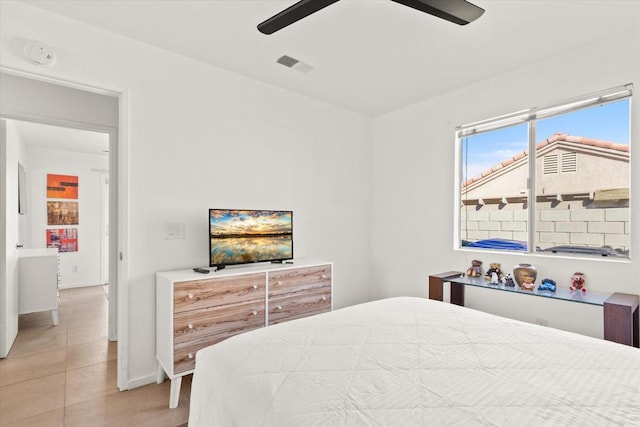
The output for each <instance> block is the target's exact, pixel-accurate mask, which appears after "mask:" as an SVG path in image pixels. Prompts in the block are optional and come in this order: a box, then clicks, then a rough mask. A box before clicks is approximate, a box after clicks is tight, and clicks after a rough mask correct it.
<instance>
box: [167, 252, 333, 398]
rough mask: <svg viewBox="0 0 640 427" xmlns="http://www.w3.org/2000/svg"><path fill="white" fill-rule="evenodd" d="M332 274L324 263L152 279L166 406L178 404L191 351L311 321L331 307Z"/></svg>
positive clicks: (190, 369) (230, 269) (192, 363)
mask: <svg viewBox="0 0 640 427" xmlns="http://www.w3.org/2000/svg"><path fill="white" fill-rule="evenodd" d="M332 269H333V265H332V263H330V262H326V261H310V260H295V261H294V262H293V263H292V264H256V265H247V266H231V267H227V268H226V269H224V270H221V271H217V272H214V271H213V270H214V269H213V268H211V272H210V273H209V274H201V273H195V272H194V271H192V270H175V271H165V272H159V273H157V274H156V357H157V358H158V362H159V367H158V377H157V381H158V383H161V382H162V381H164V378H165V374H166V375H167V376H168V377H169V379H170V380H171V395H170V399H169V407H171V408H175V407H177V405H178V397H179V395H180V386H181V383H182V376H184V375H187V374H190V373H192V372H193V370H194V368H195V355H196V352H197V351H198V350H199V349H201V348H204V347H207V346H210V345H212V344H215V343H217V342H220V341H222V340H224V339H226V338H229V337H231V336H233V335H237V334H240V333H242V332H247V331H250V330H253V329H257V328H261V327H264V326H266V325H274V324H276V323H281V322H286V321H289V320H293V319H299V318H302V317H307V316H312V315H314V314H319V313H323V312H327V311H331V308H332V298H331V296H332V283H333V282H332Z"/></svg>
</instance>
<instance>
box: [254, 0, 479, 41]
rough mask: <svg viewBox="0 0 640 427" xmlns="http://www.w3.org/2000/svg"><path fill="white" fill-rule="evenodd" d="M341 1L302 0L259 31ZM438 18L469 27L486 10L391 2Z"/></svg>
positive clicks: (429, 0) (453, 2)
mask: <svg viewBox="0 0 640 427" xmlns="http://www.w3.org/2000/svg"><path fill="white" fill-rule="evenodd" d="M337 1H339V0H301V1H299V2H297V3H295V4H293V5H292V6H290V7H288V8H286V9H285V10H283V11H282V12H280V13H278V14H276V15H274V16H272V17H271V18H269V19H267V20H266V21H264V22H261V23H260V24H258V31H260V32H261V33H264V34H273V33H275V32H276V31H278V30H281V29H283V28H284V27H286V26H288V25H291V24H293V23H294V22H297V21H299V20H301V19H302V18H305V17H307V16H309V15H311V14H312V13H315V12H317V11H319V10H320V9H324V8H325V7H327V6H329V5H331V4H333V3H336V2H337ZM391 1H395V2H396V3H400V4H403V5H405V6H409V7H412V8H414V9H417V10H419V11H422V12H425V13H428V14H430V15H434V16H437V17H438V18H442V19H445V20H447V21H450V22H453V23H456V24H458V25H467V24H468V23H469V22H473V21H475V20H476V19H478V18H479V17H480V16H481V15H482V14H483V13H484V9H482V8H481V7H478V6H476V5H475V4H473V3H469V2H468V1H466V0H391Z"/></svg>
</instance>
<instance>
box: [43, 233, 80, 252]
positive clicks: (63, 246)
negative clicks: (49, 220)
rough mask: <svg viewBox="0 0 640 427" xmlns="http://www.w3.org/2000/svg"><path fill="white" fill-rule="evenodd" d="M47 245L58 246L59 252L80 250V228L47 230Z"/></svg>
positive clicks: (50, 246) (49, 246)
mask: <svg viewBox="0 0 640 427" xmlns="http://www.w3.org/2000/svg"><path fill="white" fill-rule="evenodd" d="M47 247H48V248H58V252H78V229H77V228H54V229H49V230H47Z"/></svg>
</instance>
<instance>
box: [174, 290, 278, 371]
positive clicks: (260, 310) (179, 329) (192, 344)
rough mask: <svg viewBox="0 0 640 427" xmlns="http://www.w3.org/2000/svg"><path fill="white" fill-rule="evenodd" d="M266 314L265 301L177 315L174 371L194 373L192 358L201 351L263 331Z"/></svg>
mask: <svg viewBox="0 0 640 427" xmlns="http://www.w3.org/2000/svg"><path fill="white" fill-rule="evenodd" d="M264 311H265V309H264V300H254V301H247V302H242V303H239V304H231V305H225V306H219V307H212V308H205V309H200V310H193V311H187V312H182V313H176V314H175V316H174V335H173V338H174V339H173V342H174V371H175V372H178V368H180V370H181V371H184V370H189V369H193V362H194V359H193V356H194V355H195V353H196V351H198V350H200V349H201V348H204V347H207V346H209V345H212V344H215V343H217V342H220V341H222V340H224V339H226V338H229V337H231V336H233V335H238V334H240V333H242V332H247V331H251V330H253V329H258V328H261V327H263V326H264V320H265V313H264ZM190 355H191V356H190ZM189 366H190V367H189Z"/></svg>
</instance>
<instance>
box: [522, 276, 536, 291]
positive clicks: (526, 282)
mask: <svg viewBox="0 0 640 427" xmlns="http://www.w3.org/2000/svg"><path fill="white" fill-rule="evenodd" d="M534 280H535V279H534V278H533V277H531V276H524V278H523V282H522V289H523V290H525V291H532V290H533V288H535V287H536V285H535V284H534V283H533V281H534Z"/></svg>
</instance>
